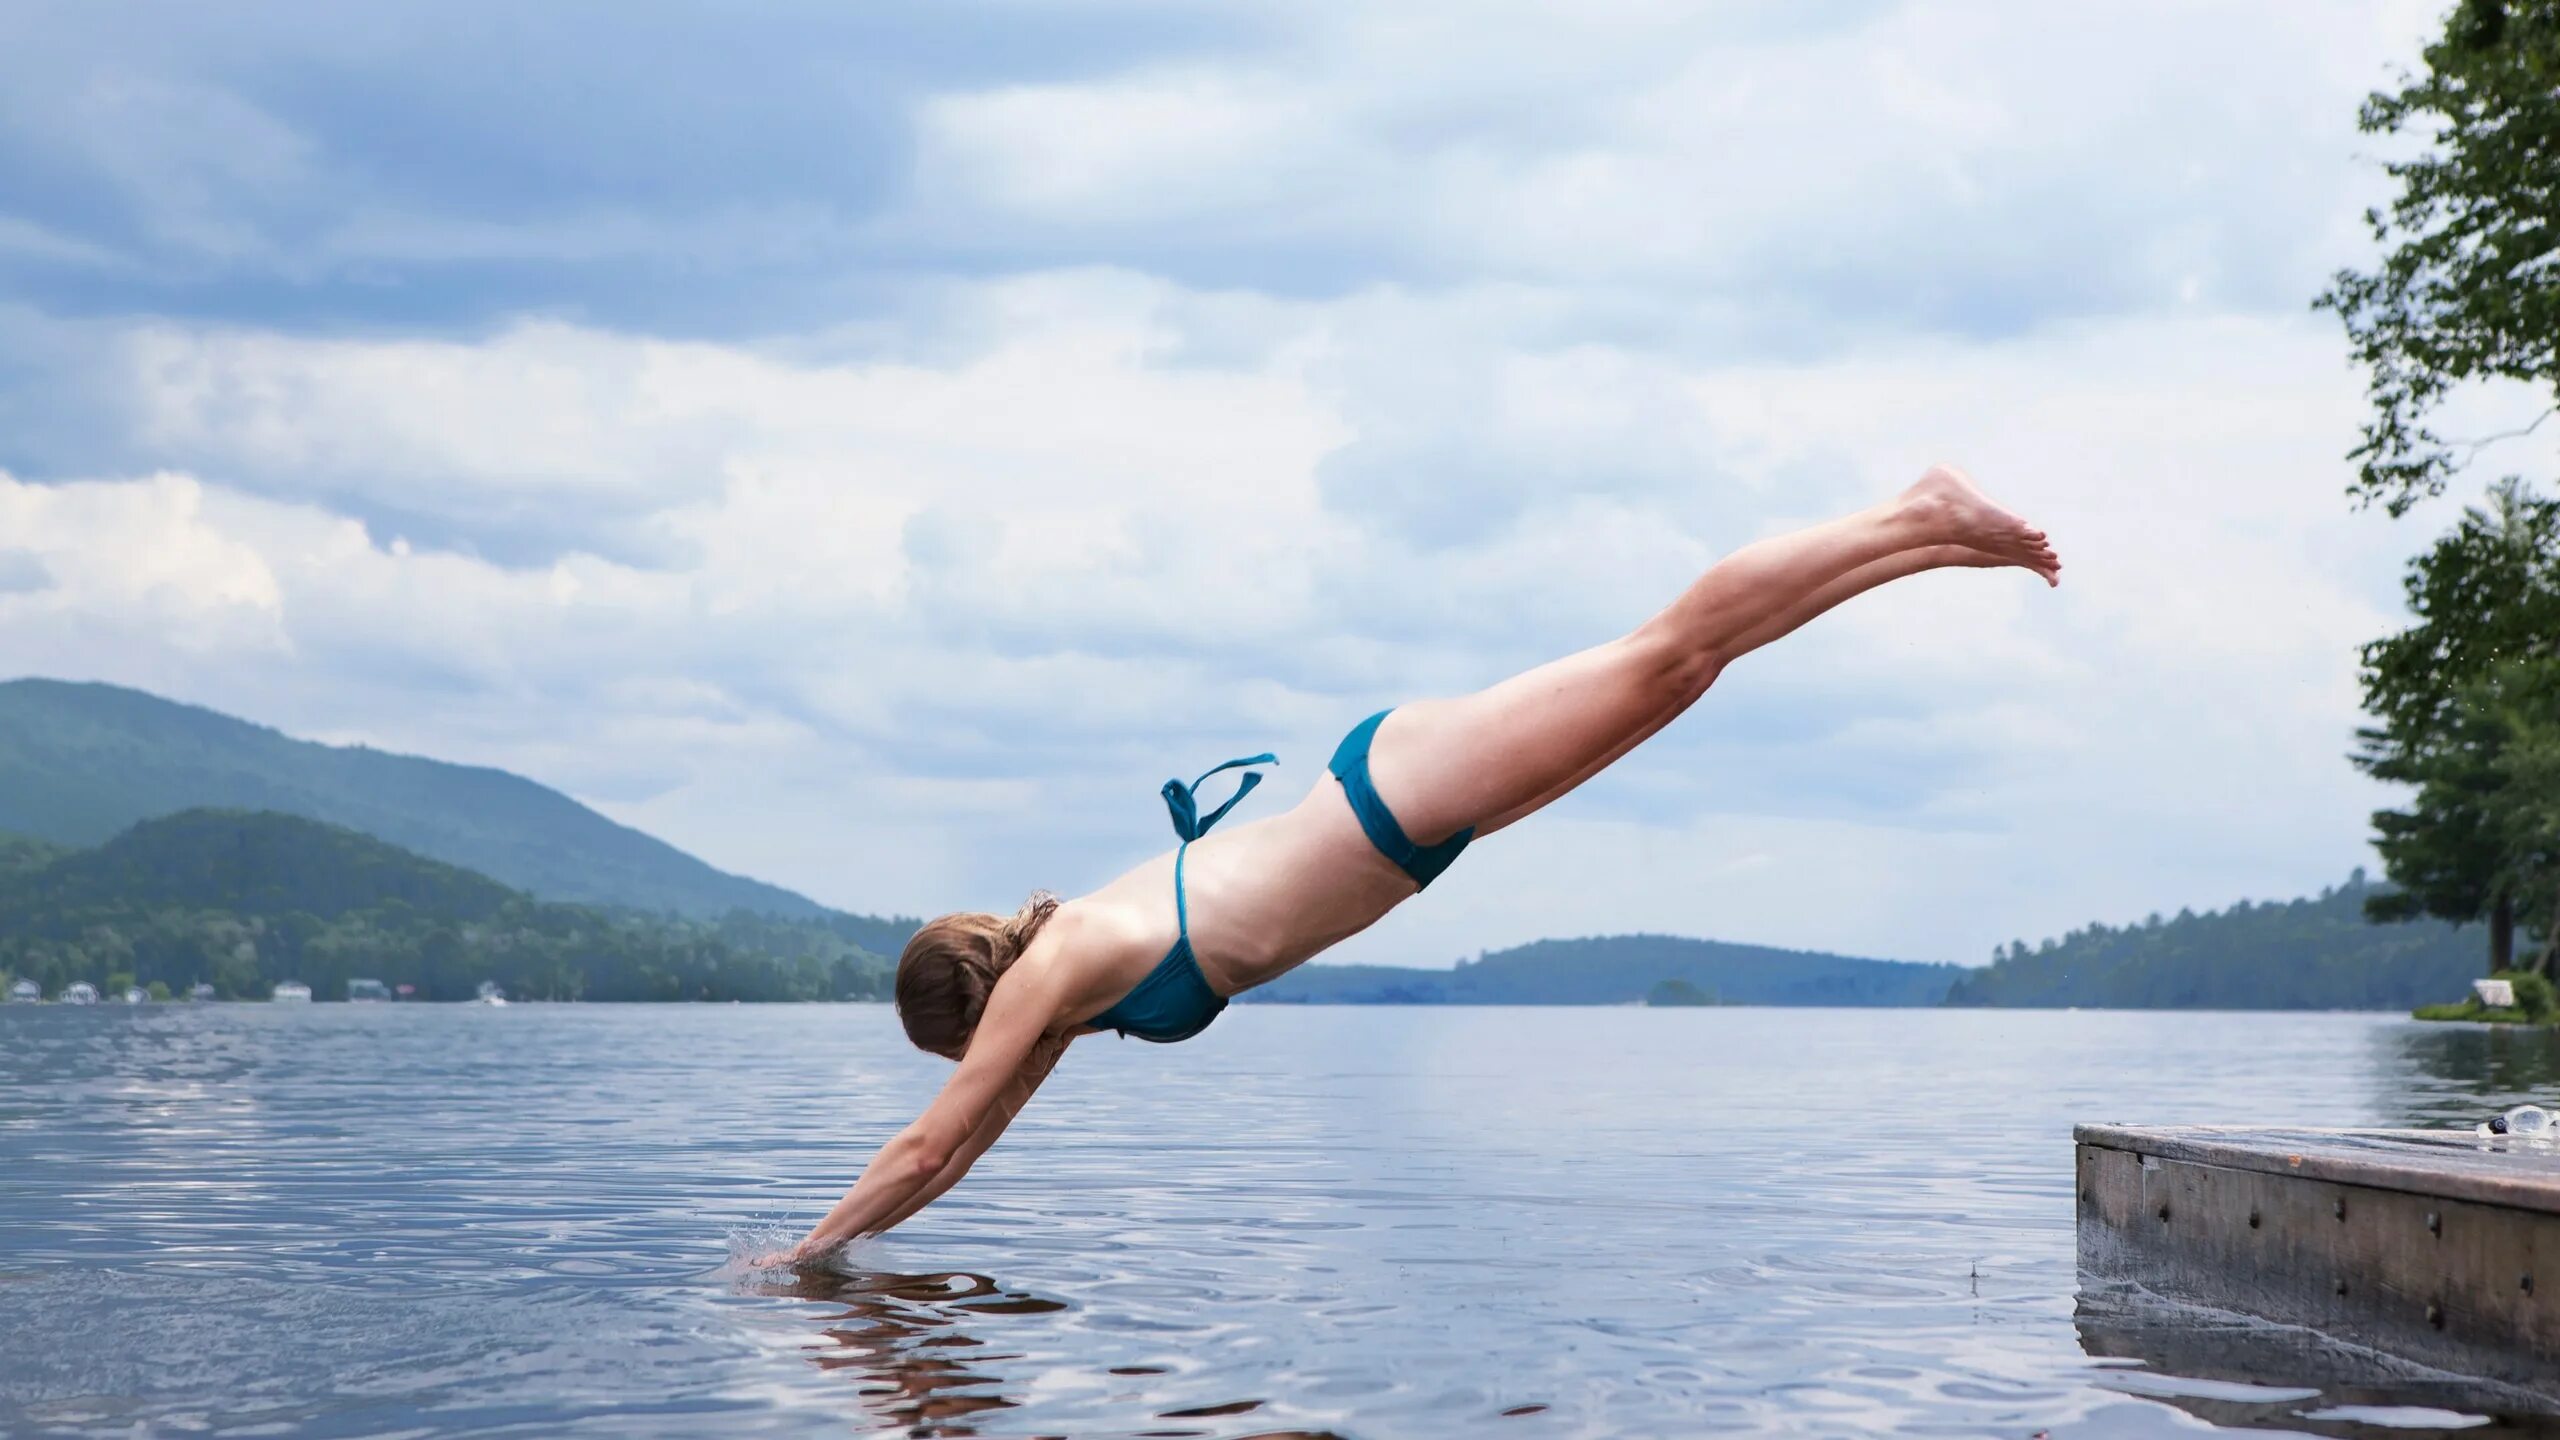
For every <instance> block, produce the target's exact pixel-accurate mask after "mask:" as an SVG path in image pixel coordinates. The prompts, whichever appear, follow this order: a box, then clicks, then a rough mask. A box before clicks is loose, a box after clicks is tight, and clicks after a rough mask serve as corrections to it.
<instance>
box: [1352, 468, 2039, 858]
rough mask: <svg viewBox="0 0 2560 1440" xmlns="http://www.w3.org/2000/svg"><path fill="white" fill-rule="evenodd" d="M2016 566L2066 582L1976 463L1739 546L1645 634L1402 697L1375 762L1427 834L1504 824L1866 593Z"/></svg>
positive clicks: (1374, 770) (1408, 821)
mask: <svg viewBox="0 0 2560 1440" xmlns="http://www.w3.org/2000/svg"><path fill="white" fill-rule="evenodd" d="M1956 564H1968V565H2015V566H2020V567H2023V568H2026V569H2031V570H2034V571H2036V572H2037V573H2038V574H2040V575H2043V576H2044V577H2045V579H2046V580H2047V581H2048V583H2051V582H2054V581H2055V580H2056V578H2057V572H2058V571H2059V568H2060V563H2059V562H2058V561H2057V560H2056V559H2055V558H2054V554H2053V551H2052V550H2051V549H2050V548H2049V547H2048V546H2047V545H2046V544H2045V543H2044V534H2043V532H2042V531H2039V530H2036V529H2034V528H2032V527H2031V526H2029V525H2028V524H2027V523H2026V522H2025V521H2023V520H2021V519H2019V518H2018V517H2017V516H2015V515H2012V514H2010V513H2009V512H2007V511H2005V510H2002V509H2000V508H1999V507H1998V506H1996V505H1993V504H1992V503H1991V502H1990V501H1989V500H1987V499H1985V498H1984V497H1983V495H1982V494H1981V492H1980V491H1978V490H1976V489H1974V487H1973V485H1972V483H1971V482H1970V481H1968V480H1966V479H1965V478H1964V477H1963V476H1962V475H1961V474H1959V473H1957V472H1955V471H1952V470H1947V469H1935V470H1931V471H1930V472H1929V473H1928V474H1927V475H1926V476H1924V477H1922V478H1921V480H1920V483H1918V484H1916V485H1914V486H1912V487H1911V488H1910V489H1909V490H1906V491H1904V492H1903V493H1902V494H1901V495H1900V496H1898V497H1896V498H1895V499H1894V500H1892V501H1890V502H1888V503H1886V504H1883V505H1879V506H1876V507H1874V508H1872V509H1869V510H1863V511H1860V512H1859V513H1857V514H1855V515H1850V516H1846V517H1843V518H1841V519H1838V520H1833V521H1830V522H1827V523H1825V524H1822V525H1816V526H1814V527H1812V528H1811V529H1807V530H1800V531H1797V532H1795V533H1794V534H1792V535H1782V536H1778V537H1776V538H1774V539H1769V540H1762V541H1757V542H1755V543H1753V544H1750V545H1746V546H1744V547H1743V548H1742V549H1740V550H1737V551H1735V552H1734V553H1733V554H1731V555H1729V556H1727V557H1725V559H1723V560H1722V561H1720V562H1718V563H1717V564H1716V565H1715V567H1714V568H1712V569H1710V570H1708V571H1707V573H1706V574H1704V575H1702V576H1700V577H1699V578H1698V579H1697V581H1696V582H1695V583H1693V584H1691V585H1690V587H1689V588H1688V590H1687V591H1686V592H1684V593H1683V594H1682V595H1681V596H1680V598H1679V599H1677V600H1675V601H1673V602H1672V604H1671V605H1670V606H1669V607H1668V608H1667V609H1665V610H1663V611H1662V613H1661V614H1659V615H1656V616H1654V617H1653V618H1652V619H1651V620H1648V621H1647V622H1645V623H1644V624H1643V625H1642V626H1639V627H1638V628H1637V629H1636V630H1634V631H1633V632H1631V633H1629V634H1627V635H1625V636H1622V637H1621V638H1619V639H1616V640H1612V641H1610V642H1608V643H1607V644H1604V645H1599V646H1595V647H1593V648H1591V649H1589V650H1585V651H1583V652H1581V653H1580V654H1577V655H1569V656H1566V657H1565V658H1564V659H1561V660H1557V661H1554V662H1552V663H1549V664H1546V665H1542V666H1539V667H1538V668H1537V669H1534V670H1530V671H1528V672H1526V673H1524V674H1521V675H1517V676H1514V677H1512V678H1511V679H1509V680H1505V681H1503V682H1502V683H1500V684H1498V685H1495V686H1492V687H1491V688H1489V689H1486V690H1482V691H1479V692H1477V693H1476V694H1473V695H1468V696H1462V697H1459V698H1456V699H1449V700H1426V701H1421V702H1419V703H1416V704H1412V705H1406V706H1402V707H1399V708H1398V709H1397V710H1396V712H1395V713H1394V714H1393V715H1391V716H1389V717H1388V719H1387V723H1386V724H1385V725H1383V726H1381V727H1380V728H1379V731H1378V737H1377V741H1376V744H1375V746H1374V748H1373V749H1372V750H1371V752H1370V759H1369V766H1370V774H1371V776H1372V778H1373V779H1374V781H1375V783H1376V784H1377V787H1378V792H1379V795H1380V797H1381V798H1383V799H1384V800H1385V801H1386V802H1387V806H1388V808H1389V809H1391V810H1393V811H1395V813H1396V816H1397V818H1398V819H1399V820H1400V821H1402V823H1403V825H1404V829H1405V833H1406V834H1408V835H1410V836H1412V837H1413V838H1414V840H1415V841H1416V842H1417V843H1421V844H1433V843H1437V842H1438V841H1440V840H1442V839H1445V838H1446V837H1448V836H1450V835H1453V834H1455V833H1457V832H1458V831H1459V830H1461V829H1464V828H1466V827H1467V826H1469V825H1473V826H1475V827H1476V828H1477V831H1478V833H1480V834H1490V833H1491V832H1493V831H1494V830H1497V829H1500V828H1501V827H1502V826H1504V825H1508V824H1510V823H1511V822H1512V821H1514V820H1517V819H1519V818H1520V817H1522V816H1524V815H1526V814H1529V813H1530V812H1532V811H1534V810H1536V809H1537V808H1539V807H1540V806H1542V805H1545V804H1547V803H1549V802H1550V801H1553V800H1554V799H1556V798H1557V797H1559V796H1561V795H1563V794H1564V793H1565V792H1567V791H1568V790H1571V789H1572V788H1573V787H1574V786H1575V785H1578V784H1580V783H1581V782H1582V781H1584V780H1586V779H1588V778H1590V777H1591V776H1592V775H1594V774H1597V773H1598V772H1599V771H1600V770H1601V769H1603V768H1605V767H1606V766H1607V765H1608V764H1609V763H1611V762H1612V761H1614V760H1616V759H1617V758H1618V757H1619V756H1621V755H1623V754H1625V753H1626V752H1627V751H1628V750H1631V749H1633V748H1634V747H1635V746H1636V745H1637V744H1639V743H1641V742H1642V741H1643V740H1644V739H1645V738H1646V737H1647V736H1649V735H1651V734H1652V733H1653V732H1654V731H1656V730H1659V729H1661V728H1662V727H1663V726H1664V725H1667V724H1669V723H1670V722H1671V720H1672V719H1673V718H1675V717H1676V716H1678V715H1679V714H1680V713H1681V712H1682V711H1683V710H1686V709H1687V708H1688V707H1689V706H1690V705H1691V704H1692V703H1694V702H1695V701H1696V700H1697V698H1698V697H1699V696H1700V695H1703V694H1705V693H1706V690H1707V687H1708V686H1709V685H1711V684H1713V683H1714V682H1715V679H1716V676H1717V675H1718V674H1720V673H1721V672H1722V671H1723V669H1724V667H1725V666H1726V665H1728V664H1730V663H1732V662H1733V661H1734V660H1735V659H1737V658H1739V657H1740V656H1741V655H1743V654H1746V653H1748V652H1749V651H1751V650H1753V649H1756V648H1758V647H1759V646H1761V645H1764V644H1766V643H1768V642H1769V641H1771V640H1774V639H1777V638H1778V637H1780V636H1782V635H1785V634H1787V633H1788V632H1790V631H1792V630H1794V629H1796V628H1797V627H1798V626H1801V625H1803V624H1804V623H1805V622H1806V621H1808V620H1811V619H1812V618H1813V617H1814V616H1816V615H1819V614H1821V613H1822V612H1823V611H1825V610H1828V609H1830V608H1831V607H1832V606H1834V605H1837V604H1839V603H1840V602H1841V601H1843V600H1846V599H1848V598H1849V597H1850V596H1852V595H1855V594H1858V593H1860V592H1861V591H1864V590H1868V589H1872V588H1874V587H1875V586H1877V585H1880V584H1883V583H1884V582H1886V581H1888V580H1891V579H1894V578H1897V577H1899V576H1902V575H1908V574H1913V573H1916V572H1918V571H1920V570H1923V569H1935V568H1938V567H1940V566H1944V565H1956Z"/></svg>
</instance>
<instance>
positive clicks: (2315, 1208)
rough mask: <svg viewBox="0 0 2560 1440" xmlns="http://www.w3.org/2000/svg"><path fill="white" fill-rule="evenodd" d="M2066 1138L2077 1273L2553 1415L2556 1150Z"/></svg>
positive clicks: (2558, 1388)
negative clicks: (2435, 1375)
mask: <svg viewBox="0 0 2560 1440" xmlns="http://www.w3.org/2000/svg"><path fill="white" fill-rule="evenodd" d="M2073 1133H2074V1139H2075V1140H2076V1141H2077V1146H2076V1151H2077V1160H2076V1166H2077V1173H2078V1181H2079V1184H2078V1190H2079V1201H2080V1205H2079V1216H2080V1221H2079V1236H2080V1255H2081V1267H2082V1270H2083V1272H2084V1274H2091V1275H2097V1276H2100V1277H2104V1278H2110V1279H2132V1280H2136V1281H2138V1282H2139V1283H2141V1284H2143V1285H2145V1286H2147V1287H2149V1288H2151V1289H2153V1290H2156V1291H2158V1292H2159V1293H2161V1294H2164V1295H2168V1296H2171V1297H2176V1298H2184V1299H2189V1300H2192V1301H2194V1302H2195V1303H2199V1304H2204V1305H2210V1306H2214V1307H2218V1308H2222V1309H2227V1310H2234V1311H2238V1312H2240V1313H2242V1314H2248V1315H2256V1316H2259V1317H2262V1318H2264V1319H2268V1320H2273V1321H2277V1322H2279V1323H2283V1324H2289V1325H2300V1326H2307V1327H2310V1328H2313V1329H2316V1330H2319V1331H2320V1332H2322V1333H2324V1334H2328V1335H2331V1336H2334V1337H2337V1338H2339V1339H2342V1340H2346V1341H2349V1342H2351V1343H2354V1344H2358V1345H2363V1346H2368V1347H2371V1348H2374V1349H2378V1350H2382V1351H2385V1352H2388V1353H2391V1354H2395V1355H2402V1356H2407V1357H2409V1358H2412V1359H2415V1360H2417V1361H2419V1362H2420V1363H2423V1364H2426V1365H2430V1366H2434V1367H2438V1368H2442V1369H2445V1370H2448V1371H2452V1372H2454V1373H2458V1374H2467V1375H2477V1376H2484V1377H2489V1378H2494V1379H2496V1380H2499V1381H2503V1382H2506V1383H2508V1384H2514V1385H2521V1386H2527V1387H2530V1388H2532V1389H2533V1390H2534V1391H2536V1392H2538V1393H2543V1394H2547V1395H2551V1396H2553V1397H2554V1400H2555V1405H2560V1302H2556V1301H2555V1297H2554V1295H2553V1293H2552V1292H2553V1288H2554V1286H2555V1285H2560V1148H2552V1147H2546V1146H2543V1145H2540V1144H2536V1143H2533V1142H2530V1141H2515V1140H2507V1139H2496V1138H2492V1139H2484V1138H2481V1137H2477V1136H2474V1135H2471V1134H2469V1133H2467V1132H2462V1131H2442V1130H2433V1131H2430V1130H2297V1129H2270V1128H2251V1127H2199V1126H2130V1125H2082V1126H2079V1127H2077V1128H2076V1129H2075V1131H2074V1132H2073ZM2546 1276H2547V1277H2548V1278H2549V1279H2550V1281H2551V1282H2552V1283H2551V1284H2544V1283H2541V1282H2542V1280H2543V1279H2544V1278H2545V1277H2546Z"/></svg>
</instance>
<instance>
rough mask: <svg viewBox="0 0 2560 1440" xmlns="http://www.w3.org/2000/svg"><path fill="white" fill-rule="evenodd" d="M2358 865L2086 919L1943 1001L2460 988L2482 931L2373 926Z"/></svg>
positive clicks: (2352, 996) (2111, 1003) (2247, 998)
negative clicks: (2308, 894)
mask: <svg viewBox="0 0 2560 1440" xmlns="http://www.w3.org/2000/svg"><path fill="white" fill-rule="evenodd" d="M2373 888H2374V887H2373V886H2372V885H2371V883H2370V882H2368V881H2367V880H2366V879H2365V875H2364V872H2363V871H2362V870H2358V871H2357V872H2356V873H2355V874H2354V876H2352V877H2351V878H2350V879H2349V880H2348V881H2347V883H2346V884H2345V885H2342V886H2340V887H2338V888H2336V889H2334V890H2323V891H2322V892H2320V894H2319V895H2318V896H2317V897H2316V898H2312V899H2306V900H2293V901H2279V902H2274V903H2268V904H2252V903H2250V902H2248V901H2245V900H2244V901H2242V902H2240V903H2239V904H2237V905H2234V906H2232V907H2231V908H2230V909H2228V910H2216V911H2209V912H2207V913H2205V914H2202V915H2197V914H2193V913H2190V912H2186V911H2181V912H2179V914H2178V915H2177V917H2176V918H2174V919H2169V920H2163V919H2161V918H2160V917H2159V916H2157V915H2154V916H2152V917H2151V918H2150V919H2148V920H2146V921H2144V922H2142V923H2141V924H2139V925H2129V926H2125V927H2123V928H2120V929H2111V928H2109V927H2107V926H2104V925H2092V926H2090V927H2089V928H2087V929H2085V930H2075V931H2073V932H2071V933H2070V934H2069V935H2066V936H2064V937H2062V938H2061V939H2059V940H2047V941H2045V942H2044V944H2043V945H2042V946H2040V947H2038V948H2037V949H2034V950H2029V949H2027V948H2026V946H2025V945H2024V944H2023V943H2020V944H2015V945H2011V946H2009V947H2007V948H2006V949H2004V950H2003V951H2002V952H2001V954H2000V957H1999V958H1998V960H1997V961H1995V962H1994V963H1993V964H1992V965H1990V966H1989V967H1987V968H1985V969H1982V970H1977V971H1974V972H1973V973H1971V974H1970V975H1968V976H1966V977H1965V978H1964V979H1963V980H1962V981H1961V982H1959V983H1958V984H1957V985H1956V987H1955V989H1954V991H1953V992H1952V993H1951V994H1950V995H1949V996H1948V997H1947V1003H1948V1004H1950V1005H2019V1006H2069V1005H2083V1006H2092V1007H2110V1008H2117V1009H2129V1010H2407V1009H2409V1008H2410V1007H2412V1006H2415V1005H2420V1004H2425V1003H2428V1002H2430V1001H2439V1000H2453V999H2457V998H2459V997H2461V996H2462V995H2464V994H2466V993H2468V992H2469V989H2470V985H2471V980H2472V977H2474V976H2476V975H2478V974H2480V973H2481V972H2482V970H2483V969H2484V968H2485V962H2486V958H2487V957H2486V952H2485V948H2484V945H2483V943H2482V941H2481V939H2480V937H2479V936H2478V935H2476V934H2464V933H2462V932H2458V931H2456V930H2455V929H2454V927H2452V926H2450V925H2447V924H2445V923H2444V922H2442V921H2439V920H2424V921H2412V922H2409V923H2407V924H2400V925H2376V924H2373V923H2371V922H2369V921H2367V920H2366V919H2365V918H2364V899H2365V896H2366V895H2368V894H2370V893H2372V890H2373Z"/></svg>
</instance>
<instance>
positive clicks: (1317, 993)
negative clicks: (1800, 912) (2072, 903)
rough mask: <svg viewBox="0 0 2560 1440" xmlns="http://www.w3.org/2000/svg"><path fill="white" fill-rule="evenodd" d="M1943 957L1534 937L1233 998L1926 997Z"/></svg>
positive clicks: (1318, 1001)
mask: <svg viewBox="0 0 2560 1440" xmlns="http://www.w3.org/2000/svg"><path fill="white" fill-rule="evenodd" d="M1964 973H1965V971H1964V970H1963V968H1962V967H1960V966H1955V965H1918V964H1912V963H1910V962H1907V961H1901V960H1858V959H1852V958H1850V957H1848V956H1845V955H1826V954H1822V953H1820V952H1818V951H1807V950H1775V949H1770V948H1768V947H1766V946H1760V945H1728V944H1725V943H1723V942H1722V941H1717V940H1687V939H1682V938H1680V937H1679V936H1676V935H1606V936H1600V937H1597V938H1594V939H1587V940H1540V941H1538V942H1536V943H1535V944H1530V945H1522V946H1519V947H1517V948H1515V949H1510V950H1498V951H1494V952H1493V953H1491V954H1488V955H1485V956H1483V957H1482V958H1480V959H1476V960H1472V961H1467V960H1462V961H1459V962H1458V966H1457V968H1456V969H1454V970H1417V969H1409V968H1406V967H1404V966H1398V965H1305V966H1301V967H1299V968H1298V969H1296V970H1292V971H1290V972H1289V973H1288V974H1287V975H1284V976H1282V977H1281V978H1279V979H1278V980H1275V981H1273V982H1272V983H1271V984H1269V985H1266V986H1263V987H1262V988H1261V989H1259V990H1249V991H1247V992H1245V993H1244V994H1243V995H1242V996H1239V997H1238V999H1239V1000H1240V1001H1256V1002H1262V1003H1271V1004H1290V1003H1296V1004H1306V1005H1625V1004H1633V1003H1637V1002H1640V1001H1643V1000H1645V999H1646V998H1647V997H1648V996H1650V995H1652V994H1653V993H1654V991H1655V987H1657V986H1659V985H1661V984H1662V983H1663V982H1664V981H1670V980H1676V981H1681V982H1683V983H1685V984H1687V985H1689V986H1691V987H1694V988H1695V989H1696V990H1697V991H1698V992H1700V993H1701V994H1703V995H1711V996H1714V997H1715V998H1716V999H1717V1000H1718V1001H1720V1002H1722V1003H1724V1004H1727V1005H1935V1004H1937V1003H1938V1002H1939V1001H1940V1000H1942V999H1944V998H1945V996H1946V994H1947V989H1948V987H1949V986H1950V985H1952V984H1954V983H1955V982H1956V981H1957V979H1958V978H1959V977H1961V976H1963V975H1964Z"/></svg>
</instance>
